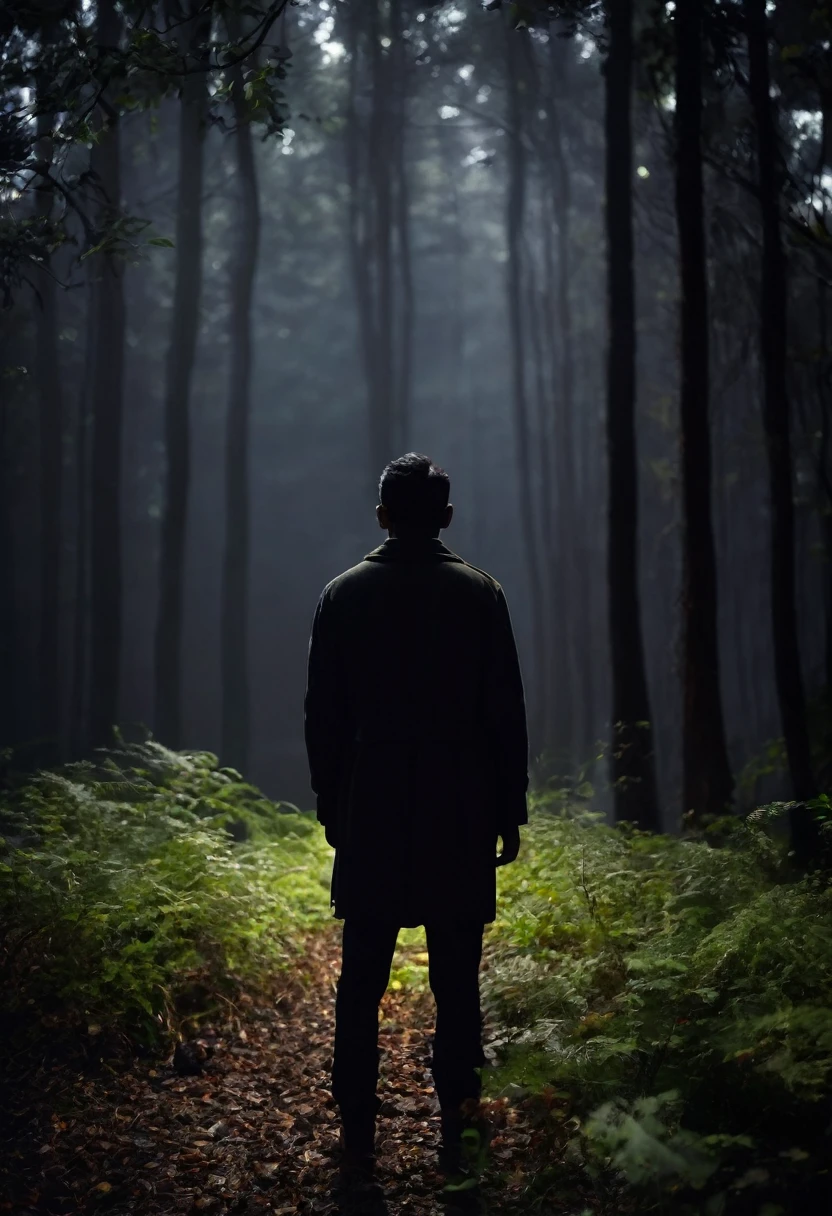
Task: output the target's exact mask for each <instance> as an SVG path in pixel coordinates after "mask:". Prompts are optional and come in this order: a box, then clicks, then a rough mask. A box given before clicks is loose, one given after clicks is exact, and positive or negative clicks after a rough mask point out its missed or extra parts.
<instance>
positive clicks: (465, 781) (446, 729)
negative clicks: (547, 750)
mask: <svg viewBox="0 0 832 1216" xmlns="http://www.w3.org/2000/svg"><path fill="white" fill-rule="evenodd" d="M304 722H305V732H306V747H307V752H308V756H309V768H310V772H311V778H312V788H313V790H314V791H315V793H316V794H317V796H318V819H319V820H320V821H321V823H323V824H325V825H328V826H329V827H330V828H331V829H332V830H333V831H334V834H335V839H336V844H337V848H336V854H335V867H334V871H333V879H332V897H331V903H332V904H333V905H334V908H335V916H336V917H338V918H344V917H347V916H349V917H351V918H352V917H356V918H358V917H362V918H363V917H371V918H373V919H378V918H380V917H383V918H384V919H390V920H394V921H395V922H396V923H398V924H399V925H410V926H413V925H420V924H425V923H426V922H430V921H433V922H436V921H449V920H451V921H480V922H487V921H492V920H494V918H495V915H496V872H495V865H494V860H495V856H496V845H497V836H498V834H499V833H500V831H501V829H502V828H509V827H512V826H515V825H518V824H522V823H526V822H527V821H528V816H527V813H526V790H527V787H528V771H527V769H528V741H527V736H526V714H525V705H524V698H523V684H522V680H521V676H520V666H519V663H518V659H517V649H516V646H515V642H514V634H513V632H512V628H511V620H510V618H509V612H508V605H507V604H506V599H505V595H504V594H503V590H502V588H501V586H500V584H499V583H498V582H496V580H495V579H493V578H491V576H490V575H488V574H485V573H484V572H483V571H482V570H477V569H476V567H474V566H470V565H469V564H468V563H467V562H465V561H463V559H462V558H461V557H458V556H457V555H456V554H455V553H453V552H451V550H450V549H448V548H446V546H445V545H443V544H442V542H441V541H440V540H438V539H432V540H423V541H411V540H400V539H391V540H387V541H385V542H384V544H383V545H381V546H380V547H379V548H378V549H374V550H373V552H372V553H368V554H367V556H366V557H365V558H364V560H363V561H362V562H359V564H358V565H357V566H354V567H353V568H352V569H351V570H347V571H346V572H345V573H344V574H341V575H339V576H338V578H336V579H333V581H332V582H331V583H329V584H328V585H327V586H326V587H325V588H324V591H323V594H322V595H321V598H320V600H319V602H318V607H317V610H316V612H315V618H314V621H313V624H312V636H311V639H310V642H309V664H308V677H307V687H306V699H305V713H304Z"/></svg>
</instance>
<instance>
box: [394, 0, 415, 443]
mask: <svg viewBox="0 0 832 1216" xmlns="http://www.w3.org/2000/svg"><path fill="white" fill-rule="evenodd" d="M390 37H391V40H392V47H391V53H392V60H391V70H392V73H393V88H394V90H395V108H394V113H393V136H392V145H393V156H394V164H395V179H396V180H395V225H396V237H397V251H398V270H399V288H400V290H399V297H400V307H399V318H398V320H399V332H398V339H399V340H398V366H397V370H396V397H395V407H396V416H395V419H394V426H393V437H394V440H393V441H394V443H395V445H396V447H397V448H398V450H399V451H401V452H405V451H407V449H408V446H409V444H410V429H411V428H410V405H411V396H412V379H413V323H414V314H415V311H416V305H415V290H414V285H413V264H412V257H411V247H410V245H411V243H410V182H409V180H408V174H407V141H406V131H407V97H408V82H409V76H408V69H407V58H406V46H407V44H406V43H405V40H404V37H403V25H402V0H390Z"/></svg>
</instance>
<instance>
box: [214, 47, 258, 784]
mask: <svg viewBox="0 0 832 1216" xmlns="http://www.w3.org/2000/svg"><path fill="white" fill-rule="evenodd" d="M235 36H236V31H233V28H230V29H229V37H231V38H232V39H233V38H234V37H235ZM231 86H232V94H231V100H232V106H233V112H234V123H235V131H234V144H235V150H236V155H237V184H238V207H239V219H238V232H239V246H238V249H237V256H236V261H235V264H234V267H233V270H232V277H231V381H230V389H229V399H228V414H227V421H226V442H225V551H224V555H223V572H222V616H221V625H220V628H221V649H222V660H221V667H222V753H223V759H224V761H225V763H226V764H231V765H233V766H234V767H235V768H237V769H239V770H240V772H245V770H246V769H247V767H248V757H249V745H250V719H249V681H248V658H249V656H248V588H249V497H248V454H249V417H250V415H249V408H250V385H251V368H252V341H251V305H252V298H253V294H254V280H255V275H256V271H257V251H258V247H259V242H260V198H259V184H258V180H257V165H256V163H255V159H254V142H253V139H252V133H251V122H250V118H249V115H248V112H247V108H246V104H245V98H244V95H243V87H244V82H243V73H242V71H241V70H240V68H235V69H234V71H233V72H232V76H231Z"/></svg>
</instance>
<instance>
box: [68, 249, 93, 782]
mask: <svg viewBox="0 0 832 1216" xmlns="http://www.w3.org/2000/svg"><path fill="white" fill-rule="evenodd" d="M90 261H92V262H93V265H92V266H90V263H89V262H88V263H87V266H88V271H87V274H88V278H87V327H86V328H87V346H86V351H85V354H84V377H83V380H82V383H81V390H80V392H79V394H78V407H77V414H76V419H75V445H74V446H75V470H74V472H75V571H74V591H73V597H72V598H73V605H74V610H75V618H74V620H73V628H72V674H71V678H70V688H69V720H70V730H69V749H70V754H71V755H72V756H73V757H76V758H77V757H80V756H82V755H83V754H84V752H85V751H86V750H87V747H88V746H89V738H90V736H89V723H88V706H89V701H88V697H89V676H90V672H89V665H88V654H89V644H90V594H89V592H90V586H89V583H90V515H91V511H90V506H91V504H90V488H91V487H90V483H89V466H90V459H89V457H90V432H91V425H90V424H91V421H92V419H91V413H92V404H93V387H94V384H95V373H96V349H97V345H98V344H97V340H96V328H95V321H96V299H97V290H96V283H95V280H94V277H93V276H94V274H95V265H94V262H95V259H90Z"/></svg>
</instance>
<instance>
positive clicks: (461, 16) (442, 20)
mask: <svg viewBox="0 0 832 1216" xmlns="http://www.w3.org/2000/svg"><path fill="white" fill-rule="evenodd" d="M464 20H465V13H464V11H463V10H462V9H461V8H449V9H448V11H447V13H440V14H439V17H438V21H439V24H440V25H451V26H453V25H461V23H462V22H463V21H464Z"/></svg>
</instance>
